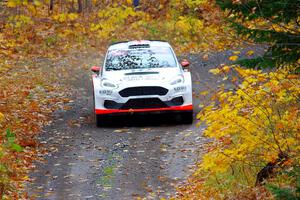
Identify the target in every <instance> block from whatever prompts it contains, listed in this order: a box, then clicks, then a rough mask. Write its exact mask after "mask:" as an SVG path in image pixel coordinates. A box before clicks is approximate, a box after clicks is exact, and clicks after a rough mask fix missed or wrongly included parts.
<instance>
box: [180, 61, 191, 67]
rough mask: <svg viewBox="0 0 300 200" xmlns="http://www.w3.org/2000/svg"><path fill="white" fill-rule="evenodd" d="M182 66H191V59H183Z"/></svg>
mask: <svg viewBox="0 0 300 200" xmlns="http://www.w3.org/2000/svg"><path fill="white" fill-rule="evenodd" d="M181 66H182V67H183V68H186V67H188V66H190V63H189V61H187V60H183V61H181Z"/></svg>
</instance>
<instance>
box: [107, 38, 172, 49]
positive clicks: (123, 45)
mask: <svg viewBox="0 0 300 200" xmlns="http://www.w3.org/2000/svg"><path fill="white" fill-rule="evenodd" d="M144 45H149V47H148V48H151V47H171V46H170V44H169V43H168V42H166V41H161V40H133V41H125V42H116V43H113V44H111V45H110V46H109V48H108V50H118V49H129V48H130V46H144ZM144 48H145V47H144ZM146 48H147V47H146Z"/></svg>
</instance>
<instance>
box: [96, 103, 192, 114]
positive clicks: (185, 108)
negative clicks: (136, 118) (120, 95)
mask: <svg viewBox="0 0 300 200" xmlns="http://www.w3.org/2000/svg"><path fill="white" fill-rule="evenodd" d="M185 111H193V105H184V106H172V107H166V108H143V109H128V110H120V109H95V113H96V114H97V115H107V114H118V113H119V114H121V113H124V114H125V113H162V112H185Z"/></svg>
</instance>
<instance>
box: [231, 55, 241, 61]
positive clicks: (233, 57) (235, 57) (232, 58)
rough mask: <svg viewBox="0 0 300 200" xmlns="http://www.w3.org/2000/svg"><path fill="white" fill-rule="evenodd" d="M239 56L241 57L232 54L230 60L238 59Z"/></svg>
mask: <svg viewBox="0 0 300 200" xmlns="http://www.w3.org/2000/svg"><path fill="white" fill-rule="evenodd" d="M238 58H239V57H238V56H236V55H234V56H230V57H229V60H231V61H236V60H237V59H238Z"/></svg>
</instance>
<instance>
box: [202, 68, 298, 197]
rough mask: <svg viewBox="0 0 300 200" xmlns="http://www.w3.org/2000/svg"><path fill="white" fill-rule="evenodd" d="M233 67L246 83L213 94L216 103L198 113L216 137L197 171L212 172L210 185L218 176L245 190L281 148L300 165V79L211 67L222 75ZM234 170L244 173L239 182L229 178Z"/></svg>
mask: <svg viewBox="0 0 300 200" xmlns="http://www.w3.org/2000/svg"><path fill="white" fill-rule="evenodd" d="M224 68H226V70H224ZM229 69H230V70H234V71H236V72H237V74H239V76H240V77H239V78H240V79H242V82H241V83H240V84H236V88H235V92H233V91H224V90H220V91H219V92H218V94H217V95H216V96H214V98H216V99H215V101H216V102H217V103H215V102H213V103H211V105H209V106H206V107H204V108H203V109H202V111H201V112H200V113H199V114H198V116H197V117H198V118H199V119H200V120H201V121H202V122H205V123H206V125H207V128H206V130H205V131H204V134H205V135H206V136H207V137H210V138H214V142H213V143H212V144H211V145H212V147H211V150H210V151H209V152H208V153H206V154H205V156H204V158H203V161H202V163H201V165H200V166H199V169H198V173H199V174H203V173H204V174H205V173H206V174H211V176H209V177H208V178H207V179H206V180H207V181H206V183H207V184H209V180H210V179H213V178H214V177H219V178H220V177H223V179H222V178H220V180H219V181H221V182H223V181H225V182H226V184H225V182H224V183H222V184H221V185H226V187H233V188H234V187H237V184H238V187H239V188H244V189H245V188H247V187H248V186H252V185H254V182H255V177H256V173H257V172H258V170H260V169H261V168H262V167H263V166H264V165H265V164H266V163H268V162H272V161H274V160H276V159H277V158H278V155H279V154H280V153H284V154H287V155H288V156H289V158H290V159H291V160H292V161H290V162H292V163H298V164H299V162H300V154H299V149H300V139H299V132H300V99H299V97H300V88H299V85H300V79H299V77H298V76H296V77H294V76H292V78H291V76H290V74H289V72H288V71H285V70H279V71H276V72H270V73H264V72H261V71H258V70H252V69H243V68H240V67H228V66H224V67H223V68H221V69H213V70H210V71H211V72H213V73H215V74H217V73H219V72H220V70H222V71H223V72H225V71H229ZM239 166H240V167H242V168H243V171H240V169H239ZM232 173H233V174H234V173H238V174H239V178H238V180H237V181H236V182H234V181H235V179H229V178H228V175H229V174H232ZM241 177H242V178H241ZM241 180H247V181H245V182H244V181H241ZM209 186H210V187H219V186H220V185H219V186H212V185H209ZM220 187H222V186H220ZM229 191H230V190H229Z"/></svg>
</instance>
